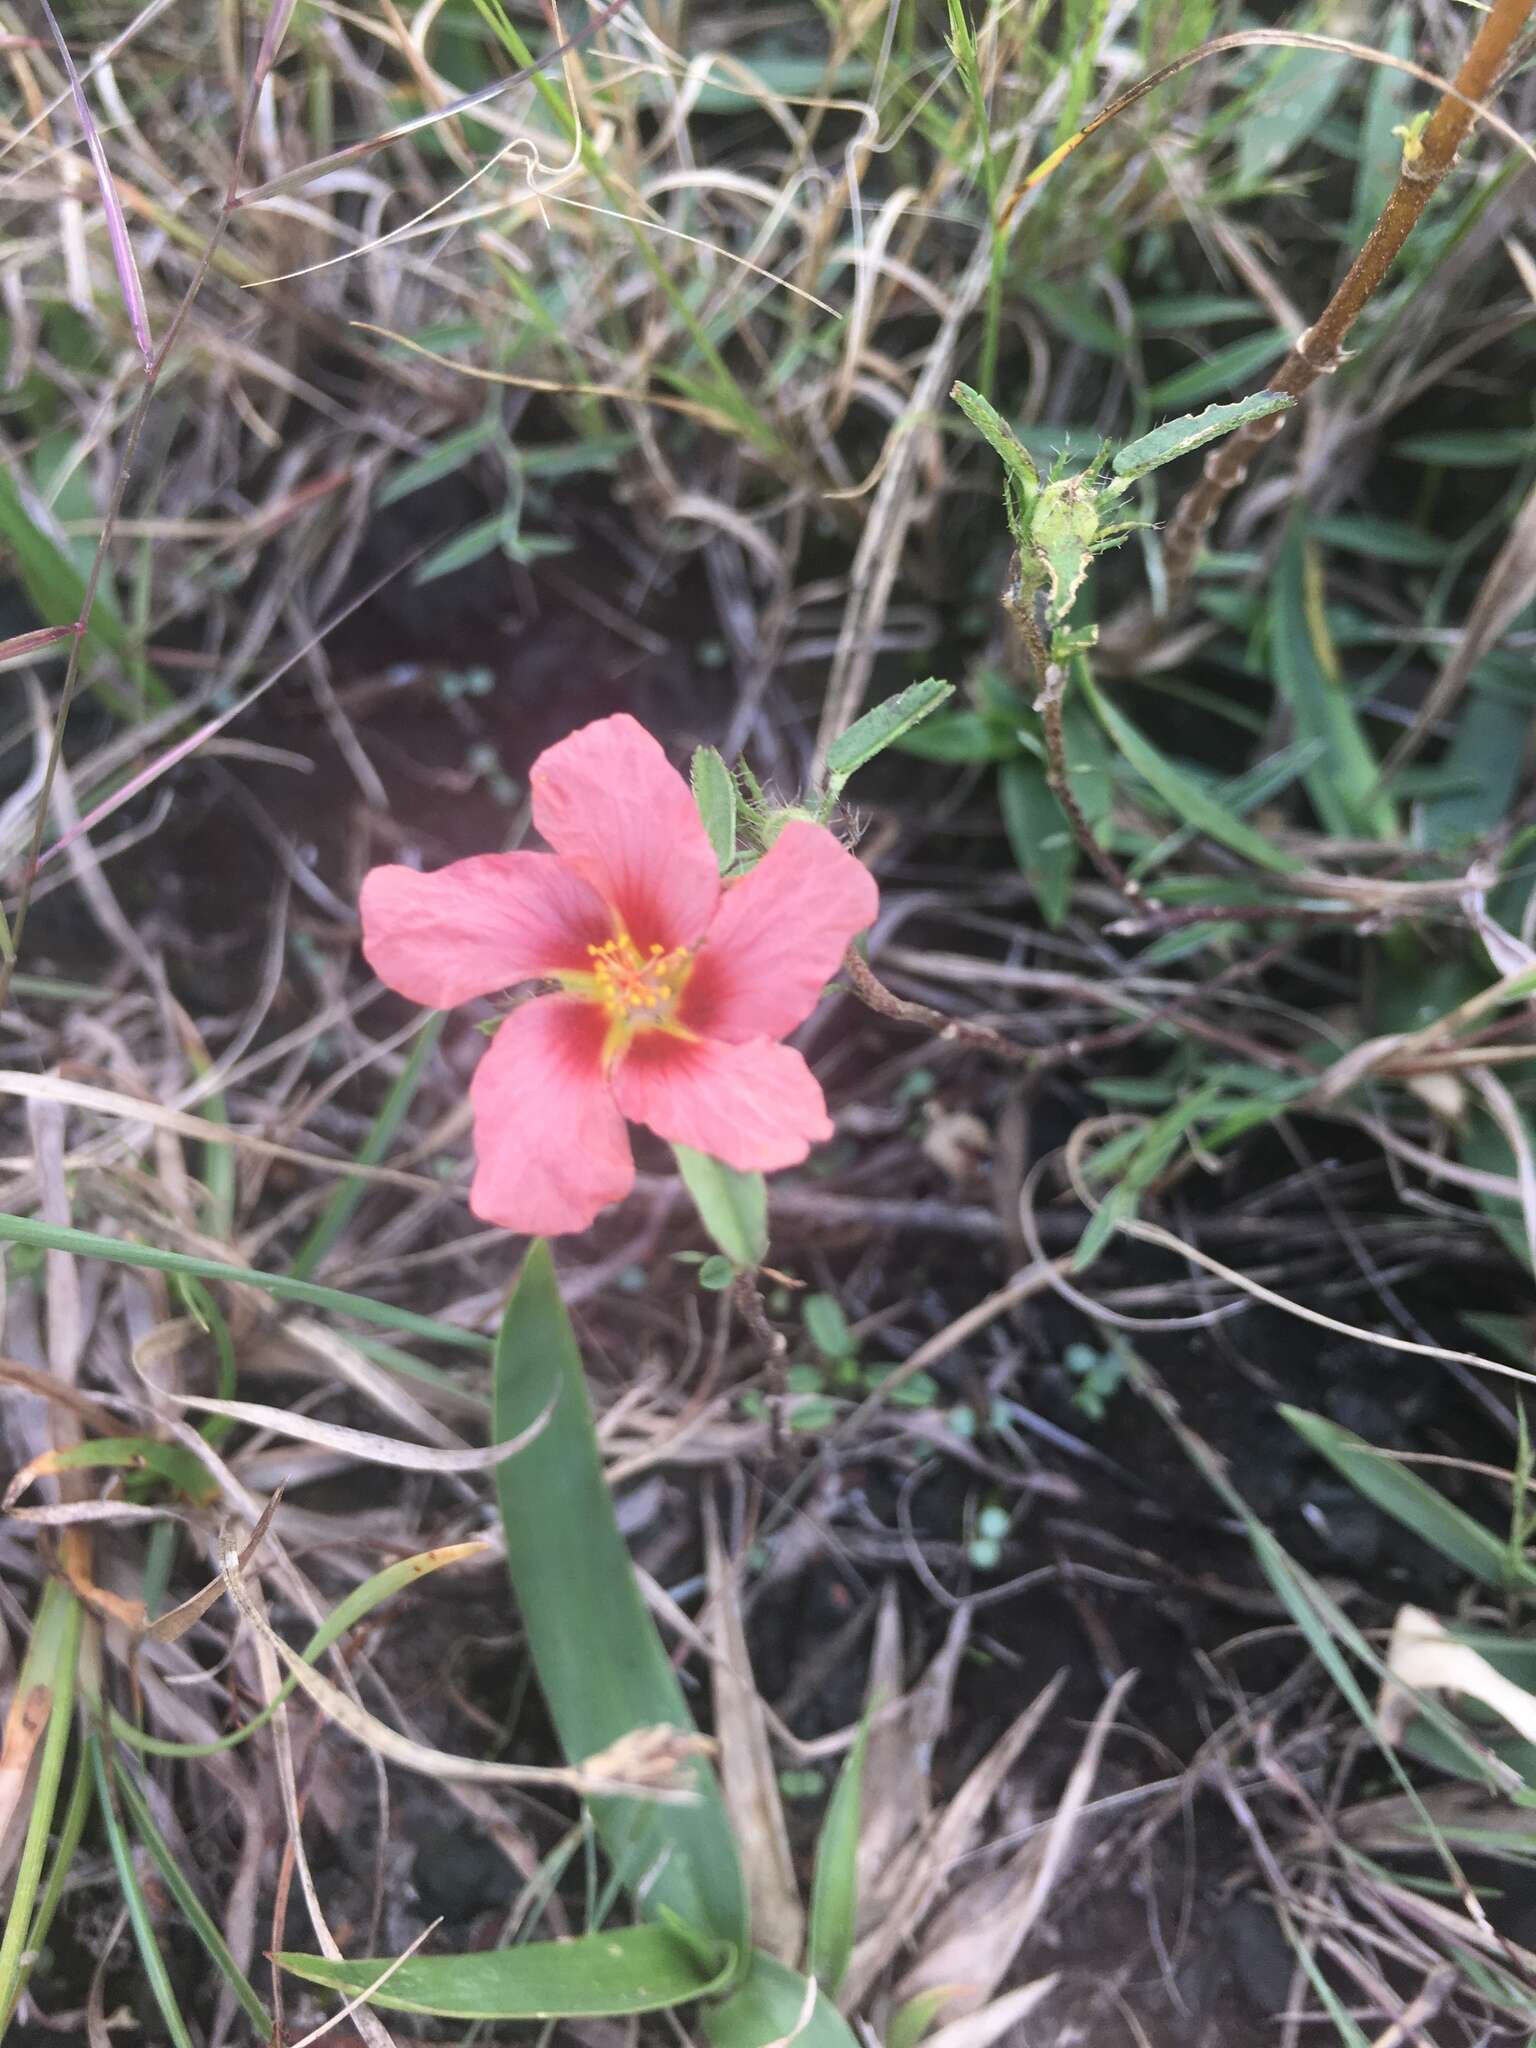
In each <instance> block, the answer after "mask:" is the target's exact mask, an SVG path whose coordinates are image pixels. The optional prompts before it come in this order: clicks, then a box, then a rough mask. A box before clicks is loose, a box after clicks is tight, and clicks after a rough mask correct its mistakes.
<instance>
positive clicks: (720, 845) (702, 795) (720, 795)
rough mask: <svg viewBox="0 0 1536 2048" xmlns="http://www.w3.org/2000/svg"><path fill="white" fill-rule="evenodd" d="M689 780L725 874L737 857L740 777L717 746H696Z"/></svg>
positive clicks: (717, 859)
mask: <svg viewBox="0 0 1536 2048" xmlns="http://www.w3.org/2000/svg"><path fill="white" fill-rule="evenodd" d="M689 779H690V781H691V782H692V784H693V800H694V802H695V803H696V804H697V805H698V807H699V816H700V817H701V818H702V819H703V820H704V830H705V831H706V832H707V833H708V834H709V843H710V846H711V847H712V848H713V850H714V855H715V860H716V862H717V864H718V865H719V867H720V869H721V871H722V873H723V872H724V870H725V869H726V868H728V867H729V866H730V864H731V862H732V860H733V859H734V858H735V854H736V778H735V776H734V775H732V773H731V771H730V769H729V768H727V767H726V765H725V763H724V761H723V760H722V759H721V758H720V755H719V753H718V752H717V750H716V749H715V748H714V747H695V748H694V751H693V765H692V767H691V768H690V770H689Z"/></svg>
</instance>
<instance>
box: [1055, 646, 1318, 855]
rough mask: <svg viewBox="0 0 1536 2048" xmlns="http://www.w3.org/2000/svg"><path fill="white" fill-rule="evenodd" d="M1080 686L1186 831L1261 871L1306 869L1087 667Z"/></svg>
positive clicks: (1081, 669) (1113, 737)
mask: <svg viewBox="0 0 1536 2048" xmlns="http://www.w3.org/2000/svg"><path fill="white" fill-rule="evenodd" d="M1077 681H1078V687H1079V688H1080V689H1081V690H1082V692H1083V694H1084V696H1085V697H1086V698H1087V700H1088V702H1089V704H1090V705H1091V706H1092V707H1093V712H1094V715H1095V717H1096V718H1097V719H1098V721H1099V723H1100V725H1102V726H1103V728H1104V730H1105V732H1106V733H1108V735H1109V737H1110V738H1111V740H1113V741H1114V743H1115V745H1116V746H1117V747H1118V748H1119V749H1120V752H1121V753H1122V754H1123V755H1124V756H1125V758H1126V760H1127V761H1129V762H1130V764H1131V766H1132V767H1133V768H1134V769H1135V770H1136V773H1137V774H1138V775H1140V776H1143V777H1144V778H1145V779H1146V780H1147V781H1148V782H1149V783H1151V785H1152V787H1153V788H1154V789H1155V790H1156V791H1157V793H1158V795H1159V796H1160V797H1161V798H1162V799H1163V801H1164V803H1166V804H1167V805H1168V806H1169V808H1170V809H1171V810H1172V811H1173V813H1174V815H1175V816H1176V817H1179V818H1181V819H1182V820H1183V821H1184V823H1185V824H1186V825H1193V826H1194V827H1195V828H1196V830H1197V831H1200V832H1203V833H1204V834H1205V835H1206V837H1207V838H1208V839H1214V840H1216V841H1217V842H1218V844H1220V845H1222V846H1225V847H1228V848H1230V849H1231V851H1232V852H1233V853H1237V854H1241V855H1242V856H1243V858H1244V859H1245V860H1251V861H1252V862H1253V863H1254V865H1255V866H1256V867H1261V868H1269V869H1271V870H1272V871H1274V872H1275V873H1277V874H1289V873H1292V872H1293V871H1294V870H1295V869H1296V868H1298V867H1299V866H1300V862H1299V861H1296V860H1294V859H1292V857H1291V855H1290V854H1288V853H1284V852H1282V851H1281V849H1280V848H1279V847H1278V846H1275V845H1273V844H1272V843H1271V842H1270V841H1269V840H1268V839H1266V838H1265V837H1264V835H1263V833H1262V832H1256V831H1255V830H1254V828H1253V826H1251V825H1247V824H1245V823H1244V822H1243V820H1242V819H1241V818H1240V817H1238V816H1237V814H1236V813H1235V812H1234V811H1229V810H1228V809H1227V807H1226V805H1225V804H1223V803H1220V802H1218V800H1217V799H1216V798H1215V797H1214V796H1212V795H1211V793H1210V791H1209V790H1208V789H1206V788H1205V786H1204V785H1203V784H1202V783H1201V782H1199V781H1198V780H1197V779H1196V778H1195V777H1194V776H1193V775H1191V774H1189V773H1188V772H1187V771H1186V770H1185V769H1183V768H1180V767H1178V766H1177V765H1176V764H1175V763H1174V762H1172V761H1170V760H1169V759H1168V756H1167V755H1166V754H1164V753H1161V752H1159V750H1158V749H1157V748H1156V747H1155V746H1153V744H1152V742H1151V741H1150V740H1149V739H1148V738H1147V737H1146V736H1145V734H1144V733H1142V732H1141V731H1139V730H1138V728H1137V727H1136V726H1134V725H1132V723H1131V721H1130V720H1129V719H1128V718H1127V717H1126V716H1125V715H1124V713H1123V712H1121V711H1119V710H1117V709H1116V708H1115V706H1114V705H1113V704H1112V703H1111V702H1110V701H1109V699H1108V698H1107V697H1106V696H1104V695H1103V694H1102V693H1101V691H1100V690H1099V688H1098V686H1097V685H1096V684H1095V682H1094V680H1093V675H1092V671H1091V670H1090V668H1089V666H1088V664H1087V662H1080V663H1079V664H1078V665H1077Z"/></svg>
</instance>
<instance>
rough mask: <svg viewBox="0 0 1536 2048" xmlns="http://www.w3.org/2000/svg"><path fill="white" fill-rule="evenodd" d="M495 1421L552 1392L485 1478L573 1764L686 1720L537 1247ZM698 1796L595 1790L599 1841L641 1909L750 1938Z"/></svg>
mask: <svg viewBox="0 0 1536 2048" xmlns="http://www.w3.org/2000/svg"><path fill="white" fill-rule="evenodd" d="M492 1383H493V1398H492V1407H491V1428H492V1432H493V1433H494V1434H497V1435H499V1434H500V1433H501V1432H502V1431H503V1430H508V1431H511V1432H512V1433H514V1434H515V1433H516V1432H518V1431H519V1430H521V1429H523V1428H525V1427H526V1426H527V1425H528V1423H530V1422H532V1421H533V1420H534V1419H535V1418H536V1417H537V1416H538V1415H540V1414H541V1413H542V1412H543V1411H544V1409H545V1408H546V1407H547V1406H548V1404H549V1402H550V1400H551V1398H555V1407H554V1411H553V1413H552V1414H551V1415H550V1417H549V1420H548V1422H547V1423H546V1424H545V1428H544V1434H543V1437H542V1439H541V1441H540V1445H539V1453H538V1456H537V1457H536V1458H525V1459H524V1460H523V1462H522V1465H521V1468H520V1469H519V1470H518V1472H517V1473H516V1476H514V1475H513V1473H512V1472H511V1470H510V1469H509V1468H506V1467H503V1468H502V1469H501V1470H500V1471H498V1473H497V1476H496V1491H497V1496H498V1498H499V1500H500V1503H501V1521H502V1528H503V1529H504V1531H505V1533H506V1543H507V1564H508V1568H509V1569H510V1571H511V1574H512V1584H513V1588H514V1590H515V1592H516V1594H517V1600H518V1606H519V1609H520V1610H521V1613H522V1618H523V1627H524V1630H525V1632H526V1635H527V1641H528V1650H529V1654H530V1656H531V1657H532V1659H533V1665H534V1669H535V1671H536V1672H537V1674H538V1679H539V1685H540V1688H541V1690H542V1691H543V1694H544V1698H545V1701H546V1703H547V1705H548V1707H549V1712H550V1718H551V1719H552V1720H553V1722H554V1724H555V1729H556V1732H557V1734H558V1735H559V1738H560V1743H561V1747H562V1748H563V1750H564V1752H565V1754H566V1756H567V1757H568V1758H570V1759H571V1760H572V1761H576V1760H578V1759H580V1758H582V1757H586V1756H590V1755H593V1754H595V1753H596V1752H598V1751H600V1750H604V1749H607V1748H608V1747H609V1746H610V1745H611V1744H613V1743H615V1742H618V1741H620V1740H621V1739H622V1738H623V1737H625V1736H627V1735H628V1734H630V1733H631V1732H632V1731H633V1730H634V1729H636V1728H642V1727H649V1726H656V1725H661V1724H667V1725H670V1726H672V1727H675V1728H679V1729H683V1730H688V1731H691V1730H692V1727H693V1720H692V1717H691V1715H690V1714H689V1712H688V1707H687V1704H686V1702H685V1700H684V1698H683V1692H682V1687H681V1686H680V1685H679V1684H678V1680H677V1674H676V1673H675V1672H674V1670H673V1668H672V1664H671V1660H670V1659H669V1658H668V1656H667V1653H666V1651H665V1649H664V1648H663V1646H662V1643H661V1640H660V1638H659V1637H658V1635H657V1633H656V1629H655V1625H654V1623H653V1622H652V1620H651V1617H650V1615H649V1613H648V1612H647V1610H646V1605H645V1601H644V1598H643V1597H642V1595H641V1592H640V1588H639V1584H638V1581H637V1580H636V1577H635V1571H634V1566H633V1564H632V1563H631V1561H630V1556H629V1552H628V1550H627V1548H626V1547H625V1543H624V1538H623V1537H622V1535H621V1534H620V1533H619V1526H618V1522H617V1520H616V1519H615V1516H614V1510H613V1502H612V1500H611V1498H610V1496H609V1493H608V1487H607V1483H606V1481H605V1479H604V1476H603V1462H602V1454H601V1452H600V1450H599V1448H598V1443H597V1436H596V1432H595V1431H594V1429H593V1426H592V1415H591V1410H590V1408H589V1407H588V1404H587V1392H586V1386H585V1382H584V1380H583V1376H582V1367H581V1356H580V1353H579V1352H578V1351H577V1348H576V1340H575V1337H574V1335H573V1333H572V1330H571V1324H570V1318H569V1317H568V1316H567V1314H566V1311H565V1304H564V1303H563V1302H562V1301H561V1299H560V1291H559V1287H558V1285H557V1284H556V1280H555V1269H554V1262H553V1260H552V1259H551V1258H550V1255H549V1248H548V1246H547V1245H545V1244H543V1243H537V1244H535V1245H534V1246H533V1248H532V1250H531V1251H530V1252H529V1254H528V1257H527V1260H526V1262H525V1263H524V1266H523V1270H522V1274H521V1276H520V1277H519V1279H518V1283H517V1287H516V1289H515V1290H514V1292H513V1296H512V1299H511V1301H510V1302H509V1303H508V1306H507V1312H506V1316H505V1319H504V1321H503V1323H502V1327H501V1335H500V1337H499V1339H498V1340H497V1345H496V1359H495V1364H494V1366H493V1369H492ZM694 1772H695V1783H696V1789H697V1798H696V1799H695V1800H694V1801H693V1802H692V1803H691V1804H688V1805H675V1806H662V1805H659V1804H655V1803H652V1802H646V1801H643V1800H634V1799H617V1798H604V1799H595V1800H593V1802H592V1812H593V1817H594V1820H595V1821H596V1824H597V1829H598V1833H599V1835H600V1837H601V1838H602V1841H603V1844H604V1846H605V1848H606V1849H607V1851H608V1854H609V1856H610V1857H611V1858H612V1860H613V1863H614V1866H615V1868H616V1869H617V1871H618V1872H619V1873H620V1875H621V1877H622V1879H623V1881H624V1883H625V1885H626V1886H627V1887H628V1888H629V1889H630V1891H631V1892H632V1893H634V1894H636V1895H637V1896H639V1898H640V1903H641V1905H642V1908H643V1910H644V1911H645V1912H647V1913H649V1914H655V1913H657V1912H659V1911H660V1910H661V1909H663V1908H666V1909H668V1910H669V1911H671V1912H673V1913H675V1914H677V1915H678V1917H679V1918H680V1919H681V1920H682V1921H683V1922H685V1923H686V1924H687V1925H688V1926H690V1927H694V1928H697V1929H699V1930H701V1931H702V1932H705V1933H707V1934H709V1935H712V1936H714V1937H716V1938H718V1939H720V1940H723V1941H726V1942H728V1943H729V1944H730V1945H731V1946H732V1948H733V1949H734V1950H735V1951H736V1953H737V1954H738V1955H741V1954H742V1953H743V1952H744V1951H745V1948H746V1935H747V1907H746V1887H745V1883H744V1880H743V1876H742V1870H741V1864H740V1862H739V1860H738V1858H737V1855H736V1846H735V1843H734V1842H733V1841H732V1839H731V1832H730V1826H729V1823H728V1822H727V1819H726V1814H725V1807H724V1804H723V1801H722V1799H721V1796H720V1788H719V1785H718V1783H717V1782H716V1780H715V1777H714V1773H713V1772H712V1771H710V1770H709V1769H708V1767H707V1766H705V1765H703V1764H696V1765H695V1766H694Z"/></svg>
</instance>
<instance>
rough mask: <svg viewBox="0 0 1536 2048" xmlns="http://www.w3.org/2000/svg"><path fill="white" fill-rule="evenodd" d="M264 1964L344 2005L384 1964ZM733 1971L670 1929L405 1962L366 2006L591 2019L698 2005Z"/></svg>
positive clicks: (719, 1955)
mask: <svg viewBox="0 0 1536 2048" xmlns="http://www.w3.org/2000/svg"><path fill="white" fill-rule="evenodd" d="M273 1960H274V1961H275V1962H277V1963H279V1964H280V1965H281V1966H282V1968H283V1969H285V1970H287V1971H289V1972H290V1973H291V1974H292V1975H293V1976H295V1977H302V1978H304V1979H305V1981H306V1982H307V1983H310V1984H323V1985H324V1986H325V1987H326V1988H327V1989H328V1990H331V1991H338V1992H341V1993H342V1994H343V1995H344V1996H346V1997H349V1998H352V1997H356V1995H357V1993H358V1992H359V1991H366V1990H367V1988H368V1986H369V1985H370V1984H373V1983H375V1982H376V1981H377V1980H378V1978H380V1977H381V1976H383V1974H384V1972H385V1971H386V1970H388V1969H389V1968H390V1958H389V1957H388V1956H370V1957H363V1958H361V1959H358V1960H352V1959H351V1958H347V1959H344V1960H342V1961H340V1962H331V1961H330V1960H329V1959H328V1958H327V1957H325V1956H307V1955H296V1954H294V1953H292V1952H291V1951H283V1952H282V1953H280V1954H278V1955H277V1956H275V1957H274V1958H273ZM734 1968H735V1955H734V1952H733V1951H732V1950H731V1949H730V1948H728V1947H726V1946H724V1945H722V1944H715V1946H714V1949H713V1960H712V1962H711V1963H706V1962H705V1960H704V1958H703V1957H702V1956H701V1954H700V1952H699V1950H698V1949H697V1948H696V1947H695V1946H694V1945H693V1944H691V1943H689V1942H685V1941H683V1940H681V1939H680V1938H679V1936H678V1935H677V1934H675V1933H674V1932H673V1930H672V1929H671V1928H669V1927H615V1928H612V1929H611V1930H609V1931H608V1932H606V1933H603V1934H579V1935H576V1936H574V1937H573V1938H572V1939H570V1940H568V1941H530V1942H525V1943H523V1944H522V1946H521V1947H519V1948H502V1949H480V1950H476V1951H473V1952H472V1953H470V1954H468V1955H457V1956H411V1957H410V1958H409V1959H408V1960H407V1961H406V1962H403V1963H402V1964H401V1965H400V1967H399V1968H398V1969H397V1970H396V1971H395V1972H394V1974H393V1975H392V1976H391V1977H390V1978H389V1981H388V1982H387V1983H385V1984H382V1985H380V1986H379V1989H378V1991H377V1992H375V1993H374V1995H373V1996H372V1997H371V1998H370V1999H369V2001H368V2002H369V2004H370V2005H381V2006H384V2007H386V2008H387V2009H388V2010H389V2011H391V2012H420V2013H431V2014H433V2015H435V2016H436V2017H437V2018H439V2019H448V2020H555V2019H599V2018H608V2017H617V2016H619V2015H620V2014H624V2013H635V2012H662V2011H665V2010H666V2009H667V2008H669V2007H671V2006H674V2005H687V2004H690V2003H691V2002H692V2001H693V2000H694V1999H698V1998H706V1997H708V1996H709V1995H710V1993H711V1992H715V1991H719V1990H721V1989H723V1988H724V1986H725V1985H726V1984H728V1983H729V1981H730V1978H731V1973H732V1971H733V1970H734Z"/></svg>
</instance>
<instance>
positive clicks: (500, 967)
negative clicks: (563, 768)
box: [359, 853, 613, 1010]
mask: <svg viewBox="0 0 1536 2048" xmlns="http://www.w3.org/2000/svg"><path fill="white" fill-rule="evenodd" d="M359 908H360V909H361V911H362V917H363V953H364V956H365V958H366V959H367V962H368V965H369V966H370V967H371V968H372V969H373V971H374V973H375V974H376V975H377V976H378V977H379V979H380V981H384V982H388V984H389V986H390V987H391V988H392V989H397V990H398V991H399V992H400V994H401V995H403V996H409V997H410V999H411V1001H412V1002H414V1003H425V1004H427V1005H428V1006H429V1007H430V1008H432V1009H434V1010H448V1009H452V1007H453V1005H454V1004H455V1003H467V1002H468V1001H469V999H470V997H471V996H485V995H489V994H490V993H491V992H492V990H493V989H498V988H509V987H510V986H511V985H512V983H513V982H516V981H528V980H530V979H532V978H533V977H534V976H535V975H546V974H554V973H557V972H559V971H560V970H561V969H566V970H570V969H577V970H579V971H582V972H585V971H587V970H588V969H590V967H591V965H592V962H591V959H590V958H589V956H588V953H587V947H588V946H589V945H601V944H602V942H603V941H604V940H605V939H607V938H608V937H610V936H611V934H612V929H613V920H612V918H611V917H610V916H609V914H608V910H607V907H606V905H605V904H604V902H603V900H602V898H601V897H600V896H599V895H598V893H597V891H596V890H595V889H594V888H593V887H592V885H591V884H590V883H589V882H586V881H583V879H582V877H581V876H580V875H579V874H578V873H577V872H576V870H575V869H574V868H573V867H571V866H570V865H569V864H568V863H567V862H565V861H563V860H558V859H556V857H555V856H554V854H552V853H481V854H476V855H475V856H474V858H473V859H471V860H456V861H454V862H453V863H452V865H451V866H449V867H446V868H439V869H438V870H437V871H436V873H435V874H430V875H422V874H418V873H417V872H416V870H415V869H414V868H399V867H388V868H374V869H372V870H371V871H370V872H369V874H367V875H366V876H365V877H364V879H363V890H362V896H361V899H360V902H359Z"/></svg>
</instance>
